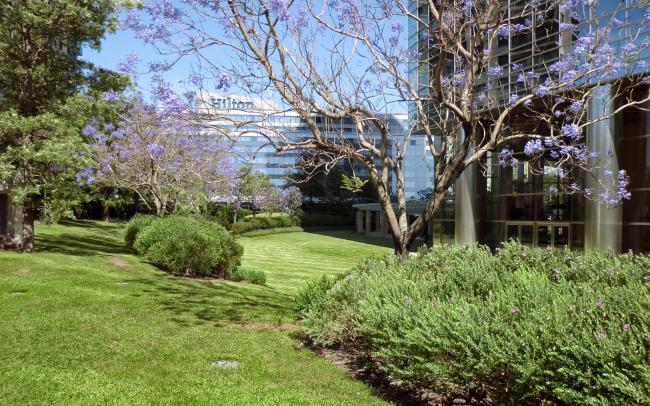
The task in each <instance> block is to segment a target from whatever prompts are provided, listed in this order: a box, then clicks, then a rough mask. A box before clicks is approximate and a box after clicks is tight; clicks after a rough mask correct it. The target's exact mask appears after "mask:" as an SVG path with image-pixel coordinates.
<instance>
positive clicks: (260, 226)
mask: <svg viewBox="0 0 650 406" xmlns="http://www.w3.org/2000/svg"><path fill="white" fill-rule="evenodd" d="M299 225H300V220H299V219H298V218H297V217H293V216H287V215H284V216H273V217H269V216H265V215H259V216H257V217H246V218H243V219H242V220H239V221H237V222H236V223H235V224H233V225H232V228H231V231H232V232H233V233H235V234H241V233H246V232H249V231H253V230H268V229H272V228H281V227H295V226H299Z"/></svg>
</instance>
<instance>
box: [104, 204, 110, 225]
mask: <svg viewBox="0 0 650 406" xmlns="http://www.w3.org/2000/svg"><path fill="white" fill-rule="evenodd" d="M102 218H103V219H104V222H105V223H108V222H109V221H110V220H111V210H110V208H109V207H108V205H107V204H104V208H103V212H102Z"/></svg>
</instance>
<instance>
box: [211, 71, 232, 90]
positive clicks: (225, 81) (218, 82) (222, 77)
mask: <svg viewBox="0 0 650 406" xmlns="http://www.w3.org/2000/svg"><path fill="white" fill-rule="evenodd" d="M214 87H215V88H216V89H217V90H228V89H229V88H230V77H229V76H228V74H227V73H226V72H224V71H219V72H218V73H217V77H216V79H215V84H214Z"/></svg>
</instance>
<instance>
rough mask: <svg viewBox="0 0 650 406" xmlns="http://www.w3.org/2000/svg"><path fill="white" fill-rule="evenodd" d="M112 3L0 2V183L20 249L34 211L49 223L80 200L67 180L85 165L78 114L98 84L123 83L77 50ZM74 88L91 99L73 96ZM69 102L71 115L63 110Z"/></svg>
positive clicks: (28, 240) (108, 19)
mask: <svg viewBox="0 0 650 406" xmlns="http://www.w3.org/2000/svg"><path fill="white" fill-rule="evenodd" d="M115 9H116V2H115V1H114V0H96V1H92V2H79V1H72V0H61V1H56V2H51V1H47V0H24V1H23V0H21V1H17V0H8V1H6V2H3V4H2V6H0V89H2V91H1V92H0V126H1V127H2V128H1V129H0V181H4V182H8V184H9V185H10V190H11V194H12V198H13V200H14V202H15V203H20V204H21V205H22V207H23V211H22V224H23V228H22V230H21V240H22V249H23V251H31V250H32V249H33V242H34V241H33V239H34V234H33V226H34V220H35V219H36V218H37V216H38V214H39V211H40V212H42V213H43V214H44V216H45V217H46V219H47V221H48V222H56V221H58V220H59V219H61V218H72V217H74V214H73V212H72V208H73V207H74V206H76V205H78V204H80V203H81V202H83V201H84V200H85V196H84V195H83V193H81V190H80V189H79V188H78V187H77V186H76V185H75V184H74V181H73V180H74V172H76V170H77V169H78V168H79V165H82V164H84V163H85V162H84V159H83V158H81V159H80V156H81V152H83V148H84V146H83V142H82V141H81V138H80V135H79V130H80V127H79V125H78V118H77V117H87V116H85V114H86V113H88V110H87V109H86V107H87V106H89V105H93V104H94V99H95V97H94V95H95V93H96V91H97V90H98V89H106V90H108V89H120V88H122V87H123V86H124V85H125V84H126V83H125V81H124V80H121V79H120V78H119V77H118V76H117V75H115V74H114V73H112V72H107V71H104V70H102V69H97V68H95V67H94V66H93V65H92V64H89V63H87V62H84V61H82V60H81V59H80V58H79V56H80V54H81V49H82V48H83V47H85V46H89V47H91V48H95V49H97V48H99V45H100V40H101V38H102V37H103V35H104V33H106V32H112V31H114V30H115V28H116V24H117V19H116V18H115V16H114V14H113V13H114V11H115ZM80 93H84V94H85V95H88V96H90V97H89V98H82V97H74V96H75V95H78V94H80ZM89 100H93V101H91V102H90V103H88V101H89ZM72 106H75V108H73V107H72ZM78 107H82V108H78ZM71 108H72V109H74V110H76V112H75V115H70V114H68V113H69V111H70V109H71Z"/></svg>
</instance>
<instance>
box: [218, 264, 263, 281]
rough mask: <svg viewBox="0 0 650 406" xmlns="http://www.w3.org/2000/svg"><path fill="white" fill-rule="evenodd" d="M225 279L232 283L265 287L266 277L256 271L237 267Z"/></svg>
mask: <svg viewBox="0 0 650 406" xmlns="http://www.w3.org/2000/svg"><path fill="white" fill-rule="evenodd" d="M226 277H227V278H228V279H230V280H233V281H237V282H238V281H248V282H250V283H252V284H253V285H266V275H265V274H264V272H262V271H259V270H257V269H252V268H246V267H242V266H240V267H237V268H236V269H234V270H233V271H231V272H229V273H228V275H226Z"/></svg>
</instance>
